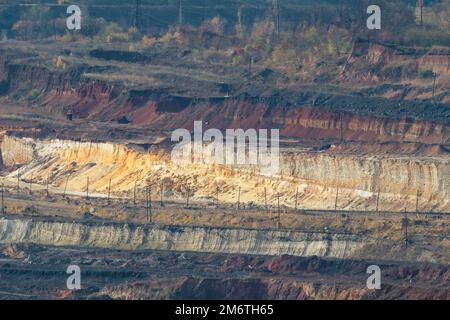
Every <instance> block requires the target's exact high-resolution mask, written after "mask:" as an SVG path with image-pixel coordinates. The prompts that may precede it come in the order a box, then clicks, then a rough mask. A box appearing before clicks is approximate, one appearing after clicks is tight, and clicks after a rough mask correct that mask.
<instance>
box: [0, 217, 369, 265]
mask: <svg viewBox="0 0 450 320" xmlns="http://www.w3.org/2000/svg"><path fill="white" fill-rule="evenodd" d="M0 243H4V244H8V243H12V244H14V243H33V244H42V245H52V246H79V247H94V248H110V249H124V250H138V249H142V250H143V249H156V250H175V251H197V252H223V253H245V254H261V255H279V254H289V255H296V256H326V257H336V258H348V257H351V256H352V255H353V254H354V253H355V252H357V250H358V249H361V248H362V247H363V246H364V245H365V244H364V243H363V242H361V241H359V240H358V239H357V238H356V236H348V235H330V234H306V233H302V232H296V231H268V230H250V229H215V228H203V227H188V226H183V227H177V226H156V225H155V226H152V227H144V226H131V225H87V224H82V223H68V222H46V221H33V220H7V219H0Z"/></svg>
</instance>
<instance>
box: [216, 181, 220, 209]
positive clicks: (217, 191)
mask: <svg viewBox="0 0 450 320" xmlns="http://www.w3.org/2000/svg"><path fill="white" fill-rule="evenodd" d="M216 209H219V185H218V184H217V185H216Z"/></svg>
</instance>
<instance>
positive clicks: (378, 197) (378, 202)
mask: <svg viewBox="0 0 450 320" xmlns="http://www.w3.org/2000/svg"><path fill="white" fill-rule="evenodd" d="M379 204H380V188H378V193H377V208H376V210H375V211H376V212H378V206H379Z"/></svg>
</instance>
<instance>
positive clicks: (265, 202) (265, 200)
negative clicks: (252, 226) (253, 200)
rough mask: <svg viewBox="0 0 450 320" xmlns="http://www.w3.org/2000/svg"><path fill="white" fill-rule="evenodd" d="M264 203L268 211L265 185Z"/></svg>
mask: <svg viewBox="0 0 450 320" xmlns="http://www.w3.org/2000/svg"><path fill="white" fill-rule="evenodd" d="M264 205H265V207H266V211H268V207H267V188H266V187H264Z"/></svg>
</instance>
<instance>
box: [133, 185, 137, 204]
mask: <svg viewBox="0 0 450 320" xmlns="http://www.w3.org/2000/svg"><path fill="white" fill-rule="evenodd" d="M136 183H137V181H134V189H133V204H134V205H136Z"/></svg>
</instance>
